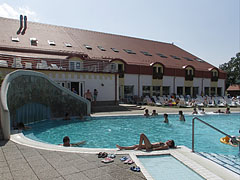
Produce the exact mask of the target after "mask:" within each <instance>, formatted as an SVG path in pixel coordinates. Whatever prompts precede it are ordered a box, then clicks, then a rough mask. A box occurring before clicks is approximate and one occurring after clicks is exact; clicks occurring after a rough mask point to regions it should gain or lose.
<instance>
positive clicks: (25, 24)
mask: <svg viewBox="0 0 240 180" xmlns="http://www.w3.org/2000/svg"><path fill="white" fill-rule="evenodd" d="M26 30H27V16H24V28H23V30H22V35H24V34H25V32H26Z"/></svg>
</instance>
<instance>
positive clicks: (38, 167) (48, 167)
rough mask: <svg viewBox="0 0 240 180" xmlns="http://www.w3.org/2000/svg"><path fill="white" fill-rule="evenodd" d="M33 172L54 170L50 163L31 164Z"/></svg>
mask: <svg viewBox="0 0 240 180" xmlns="http://www.w3.org/2000/svg"><path fill="white" fill-rule="evenodd" d="M31 168H32V169H33V171H34V172H35V173H41V172H44V171H47V170H55V169H54V168H53V167H52V166H51V165H50V164H47V165H31Z"/></svg>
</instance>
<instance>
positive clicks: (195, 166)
mask: <svg viewBox="0 0 240 180" xmlns="http://www.w3.org/2000/svg"><path fill="white" fill-rule="evenodd" d="M10 140H11V141H13V142H15V143H18V144H21V145H25V146H28V147H32V148H37V149H43V150H49V151H62V152H69V153H88V154H97V153H99V152H107V153H113V154H118V155H121V154H123V155H126V154H128V155H129V156H130V157H131V158H132V159H133V161H134V162H135V164H136V165H137V166H139V167H140V168H141V172H142V173H143V175H144V176H145V177H146V178H147V179H148V180H153V178H152V177H151V175H150V174H149V173H148V171H147V170H146V168H145V167H144V166H143V165H142V163H141V162H140V160H139V159H138V157H137V156H153V155H154V156H155V155H172V156H173V157H175V158H176V159H177V160H179V161H180V162H181V163H183V164H184V165H186V166H187V167H189V168H190V169H192V170H193V171H194V172H196V173H197V174H199V175H200V176H202V177H203V178H205V179H209V180H221V179H229V177H232V179H233V180H235V179H236V180H239V176H238V175H237V174H236V173H234V172H232V171H230V170H228V169H226V168H224V167H222V166H220V165H218V164H217V163H215V162H212V161H210V160H209V159H206V158H204V157H202V156H200V155H198V154H196V153H193V152H192V151H191V150H190V149H189V148H187V147H185V146H178V148H176V149H168V150H162V151H151V152H146V151H132V150H118V149H117V148H115V149H107V148H82V147H81V148H80V147H63V146H60V145H53V144H46V143H42V142H38V141H34V140H32V139H29V138H27V137H26V136H24V134H23V133H21V132H19V133H15V134H12V135H11V137H10Z"/></svg>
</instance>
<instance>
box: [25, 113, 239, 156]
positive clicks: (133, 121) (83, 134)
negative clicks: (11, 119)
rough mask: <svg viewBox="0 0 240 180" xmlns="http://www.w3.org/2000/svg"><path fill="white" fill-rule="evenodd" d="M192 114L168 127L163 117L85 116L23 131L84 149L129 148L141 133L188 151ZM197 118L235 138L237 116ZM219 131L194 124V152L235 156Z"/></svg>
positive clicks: (171, 121) (172, 119) (175, 118)
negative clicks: (169, 141)
mask: <svg viewBox="0 0 240 180" xmlns="http://www.w3.org/2000/svg"><path fill="white" fill-rule="evenodd" d="M193 117H194V116H192V115H185V118H186V122H180V121H179V118H178V115H169V124H165V123H163V116H162V115H159V116H157V117H150V118H145V117H143V116H111V117H88V118H86V120H85V121H80V120H78V119H74V120H70V121H64V120H48V121H41V122H38V123H35V124H31V125H30V126H31V127H32V129H31V130H28V131H24V135H25V136H27V137H28V138H31V139H34V140H37V141H41V142H45V143H51V144H60V143H62V139H63V137H64V136H69V137H70V139H71V142H72V143H74V142H79V141H82V140H85V141H86V144H84V145H83V147H87V148H115V145H116V144H119V145H121V146H129V145H132V144H137V143H138V141H139V135H140V134H141V133H145V134H146V135H147V136H148V137H149V139H150V141H151V142H157V141H166V140H168V139H174V140H175V143H176V145H184V146H187V147H189V148H191V145H192V118H193ZM198 117H199V118H200V119H202V120H204V121H206V122H208V123H209V124H211V125H213V126H215V127H217V128H219V129H220V130H222V131H224V132H226V133H227V134H230V135H238V132H239V128H240V114H239V113H235V114H229V115H225V114H220V115H219V114H213V115H203V116H198ZM221 137H223V135H222V134H220V133H219V132H217V131H215V130H213V129H211V128H210V127H208V126H206V125H204V124H202V123H200V122H198V121H195V151H197V152H208V153H219V154H225V155H233V156H238V157H239V150H238V148H236V147H232V146H229V145H225V144H222V143H220V141H219V139H220V138H221Z"/></svg>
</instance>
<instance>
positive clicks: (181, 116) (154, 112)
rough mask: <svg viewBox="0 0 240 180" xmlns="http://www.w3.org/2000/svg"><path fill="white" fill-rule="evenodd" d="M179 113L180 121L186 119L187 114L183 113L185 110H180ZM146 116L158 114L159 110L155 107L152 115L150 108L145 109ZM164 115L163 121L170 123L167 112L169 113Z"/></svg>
mask: <svg viewBox="0 0 240 180" xmlns="http://www.w3.org/2000/svg"><path fill="white" fill-rule="evenodd" d="M178 114H179V120H180V121H185V116H184V115H183V111H179V112H178ZM144 116H145V117H150V116H158V113H157V111H156V110H155V109H154V110H153V112H152V114H151V115H150V114H149V110H148V109H145V112H144ZM163 117H164V121H163V122H164V123H169V120H168V114H167V113H165V114H163Z"/></svg>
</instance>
